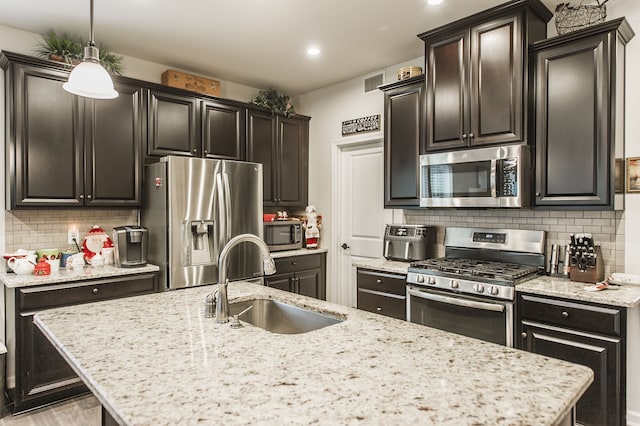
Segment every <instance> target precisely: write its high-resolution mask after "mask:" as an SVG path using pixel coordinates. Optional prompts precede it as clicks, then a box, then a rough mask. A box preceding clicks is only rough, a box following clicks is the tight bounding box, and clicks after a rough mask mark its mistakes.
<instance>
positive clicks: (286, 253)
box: [270, 248, 328, 259]
mask: <svg viewBox="0 0 640 426" xmlns="http://www.w3.org/2000/svg"><path fill="white" fill-rule="evenodd" d="M327 251H328V250H327V249H323V248H319V249H307V248H301V249H297V250H283V251H272V252H271V253H270V254H271V257H272V258H274V259H277V258H279V257H289V256H305V255H308V254H318V253H326V252H327Z"/></svg>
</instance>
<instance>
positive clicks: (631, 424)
mask: <svg viewBox="0 0 640 426" xmlns="http://www.w3.org/2000/svg"><path fill="white" fill-rule="evenodd" d="M627 426H640V412H638V411H631V410H627Z"/></svg>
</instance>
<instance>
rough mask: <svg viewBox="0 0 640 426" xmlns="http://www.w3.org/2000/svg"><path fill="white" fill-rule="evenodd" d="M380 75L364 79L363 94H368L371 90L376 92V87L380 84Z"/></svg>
mask: <svg viewBox="0 0 640 426" xmlns="http://www.w3.org/2000/svg"><path fill="white" fill-rule="evenodd" d="M382 77H383V75H382V73H380V74H376V75H372V76H371V77H367V78H365V79H364V93H369V92H371V91H373V90H377V89H378V86H380V85H381V84H382Z"/></svg>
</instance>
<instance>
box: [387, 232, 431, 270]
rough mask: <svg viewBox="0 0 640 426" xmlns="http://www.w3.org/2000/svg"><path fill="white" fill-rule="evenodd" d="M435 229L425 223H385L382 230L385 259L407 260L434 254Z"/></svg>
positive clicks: (420, 258) (425, 257)
mask: <svg viewBox="0 0 640 426" xmlns="http://www.w3.org/2000/svg"><path fill="white" fill-rule="evenodd" d="M435 235H436V229H435V227H429V226H426V225H387V226H386V228H385V230H384V249H383V250H384V253H383V256H384V257H385V259H389V260H400V261H404V262H409V261H412V260H423V259H428V258H430V257H434V256H435V249H436V237H435Z"/></svg>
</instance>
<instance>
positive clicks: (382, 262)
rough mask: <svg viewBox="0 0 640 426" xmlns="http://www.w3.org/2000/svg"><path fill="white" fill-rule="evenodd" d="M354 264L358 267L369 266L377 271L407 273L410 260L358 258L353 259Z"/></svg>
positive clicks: (368, 267)
mask: <svg viewBox="0 0 640 426" xmlns="http://www.w3.org/2000/svg"><path fill="white" fill-rule="evenodd" d="M352 264H353V266H355V267H357V268H367V269H373V270H376V271H383V272H394V273H396V274H404V275H407V269H408V268H409V264H410V262H398V261H395V260H387V259H385V258H380V259H358V260H354V261H353V263H352Z"/></svg>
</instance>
